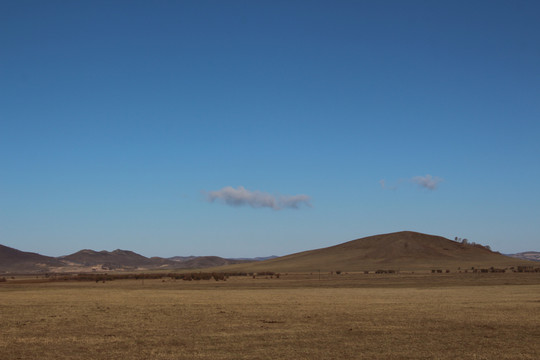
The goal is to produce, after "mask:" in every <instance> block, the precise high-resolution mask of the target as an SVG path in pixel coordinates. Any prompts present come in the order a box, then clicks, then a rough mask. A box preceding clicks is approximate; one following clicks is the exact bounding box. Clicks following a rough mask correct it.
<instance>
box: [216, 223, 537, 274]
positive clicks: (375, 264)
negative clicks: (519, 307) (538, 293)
mask: <svg viewBox="0 0 540 360" xmlns="http://www.w3.org/2000/svg"><path fill="white" fill-rule="evenodd" d="M518 265H534V263H531V262H528V261H524V260H520V259H515V258H511V257H508V256H504V255H501V254H500V253H496V252H493V251H491V250H489V249H488V248H487V247H484V246H481V245H475V244H473V245H470V244H462V243H459V242H456V241H452V240H448V239H446V238H443V237H440V236H434V235H427V234H421V233H417V232H412V231H402V232H396V233H390V234H382V235H375V236H369V237H365V238H362V239H357V240H352V241H349V242H346V243H343V244H339V245H335V246H331V247H327V248H323V249H317V250H310V251H304V252H300V253H296V254H292V255H287V256H283V257H279V258H275V259H271V260H266V261H261V262H257V263H249V264H240V265H232V266H228V267H226V269H227V270H230V271H276V272H313V271H318V270H321V271H336V270H341V271H365V270H369V271H374V270H378V269H385V270H390V269H393V270H428V269H452V270H457V269H458V268H462V269H467V268H471V267H476V268H489V267H496V268H505V267H511V266H518ZM224 269H225V268H224Z"/></svg>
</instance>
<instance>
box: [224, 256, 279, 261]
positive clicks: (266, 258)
mask: <svg viewBox="0 0 540 360" xmlns="http://www.w3.org/2000/svg"><path fill="white" fill-rule="evenodd" d="M277 257H279V256H277V255H272V256H260V257H254V258H232V259H230V260H245V261H264V260H270V259H275V258H277Z"/></svg>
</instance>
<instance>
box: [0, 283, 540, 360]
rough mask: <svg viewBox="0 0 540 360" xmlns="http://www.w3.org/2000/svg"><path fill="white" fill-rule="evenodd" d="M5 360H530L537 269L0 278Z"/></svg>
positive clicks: (538, 352)
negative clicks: (99, 279)
mask: <svg viewBox="0 0 540 360" xmlns="http://www.w3.org/2000/svg"><path fill="white" fill-rule="evenodd" d="M0 333H1V334H2V336H1V337H0V354H1V356H0V357H1V358H2V359H6V360H10V359H44V360H46V359H157V360H161V359H538V358H540V335H539V334H540V275H538V274H435V275H431V274H422V275H416V274H414V275H412V274H408V275H403V274H392V275H390V274H383V275H377V274H369V275H365V274H341V275H339V276H337V275H334V276H332V275H330V274H325V275H324V276H322V278H321V280H320V281H319V280H318V274H313V275H310V274H288V275H285V274H281V277H280V278H279V279H278V278H273V279H270V278H268V279H267V278H256V279H253V278H252V277H232V278H230V279H229V280H228V281H226V282H223V281H220V282H216V281H212V282H194V281H191V282H186V281H181V280H179V281H174V280H167V281H165V282H163V281H162V280H148V279H147V280H144V283H143V281H142V280H117V281H116V280H115V281H112V282H107V283H95V282H83V283H81V282H61V283H35V284H10V282H9V281H8V282H6V283H2V284H1V285H0Z"/></svg>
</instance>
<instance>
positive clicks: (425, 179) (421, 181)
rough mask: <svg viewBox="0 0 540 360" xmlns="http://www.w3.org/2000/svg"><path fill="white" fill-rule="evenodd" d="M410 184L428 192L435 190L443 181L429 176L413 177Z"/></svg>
mask: <svg viewBox="0 0 540 360" xmlns="http://www.w3.org/2000/svg"><path fill="white" fill-rule="evenodd" d="M411 180H412V182H413V183H415V184H417V185H418V186H420V187H423V188H425V189H428V190H435V189H437V187H438V186H439V184H440V183H441V182H442V181H443V179H441V178H439V177H436V176H431V175H429V174H427V175H426V176H415V177H413V178H412V179H411Z"/></svg>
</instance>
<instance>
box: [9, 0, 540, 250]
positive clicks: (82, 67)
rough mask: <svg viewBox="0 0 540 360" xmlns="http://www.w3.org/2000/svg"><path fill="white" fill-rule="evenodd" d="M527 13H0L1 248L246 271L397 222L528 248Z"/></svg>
mask: <svg viewBox="0 0 540 360" xmlns="http://www.w3.org/2000/svg"><path fill="white" fill-rule="evenodd" d="M538 14H540V3H538V2H536V1H512V2H510V1H474V2H470V1H447V2H432V1H371V2H368V1H337V2H334V1H332V2H331V1H272V2H270V1H267V2H263V1H228V2H224V1H192V2H188V1H159V2H149V1H86V2H82V1H47V2H43V1H4V2H0V243H1V244H4V245H7V246H12V247H15V248H18V249H21V250H26V251H36V252H40V253H43V254H46V255H54V256H57V255H64V254H68V253H71V252H74V251H78V250H80V249H82V248H91V249H95V250H102V249H106V250H113V249H116V248H122V249H130V250H133V251H136V252H139V253H141V254H143V255H146V256H174V255H191V254H195V255H219V256H228V257H244V256H267V255H271V254H276V255H285V254H288V253H292V252H297V251H303V250H309V249H314V248H319V247H324V246H330V245H334V244H337V243H341V242H344V241H348V240H352V239H355V238H359V237H363V236H368V235H374V234H380V233H387V232H393V231H400V230H414V231H419V232H425V233H430V234H436V235H441V236H445V237H448V238H454V237H455V236H459V237H464V238H468V239H469V240H470V241H475V242H479V243H482V244H488V245H490V246H491V247H492V248H493V249H494V250H498V251H501V252H518V251H524V250H540V190H539V187H538V179H539V178H540V161H539V157H540V141H539V138H540V85H539V84H540V66H538V64H540V45H539V44H540V18H539V15H538ZM427 175H430V176H431V183H430V182H429V181H428V182H426V180H429V177H427ZM381 180H384V182H381ZM383 185H384V186H383ZM268 204H271V205H268ZM272 204H273V205H272Z"/></svg>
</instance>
